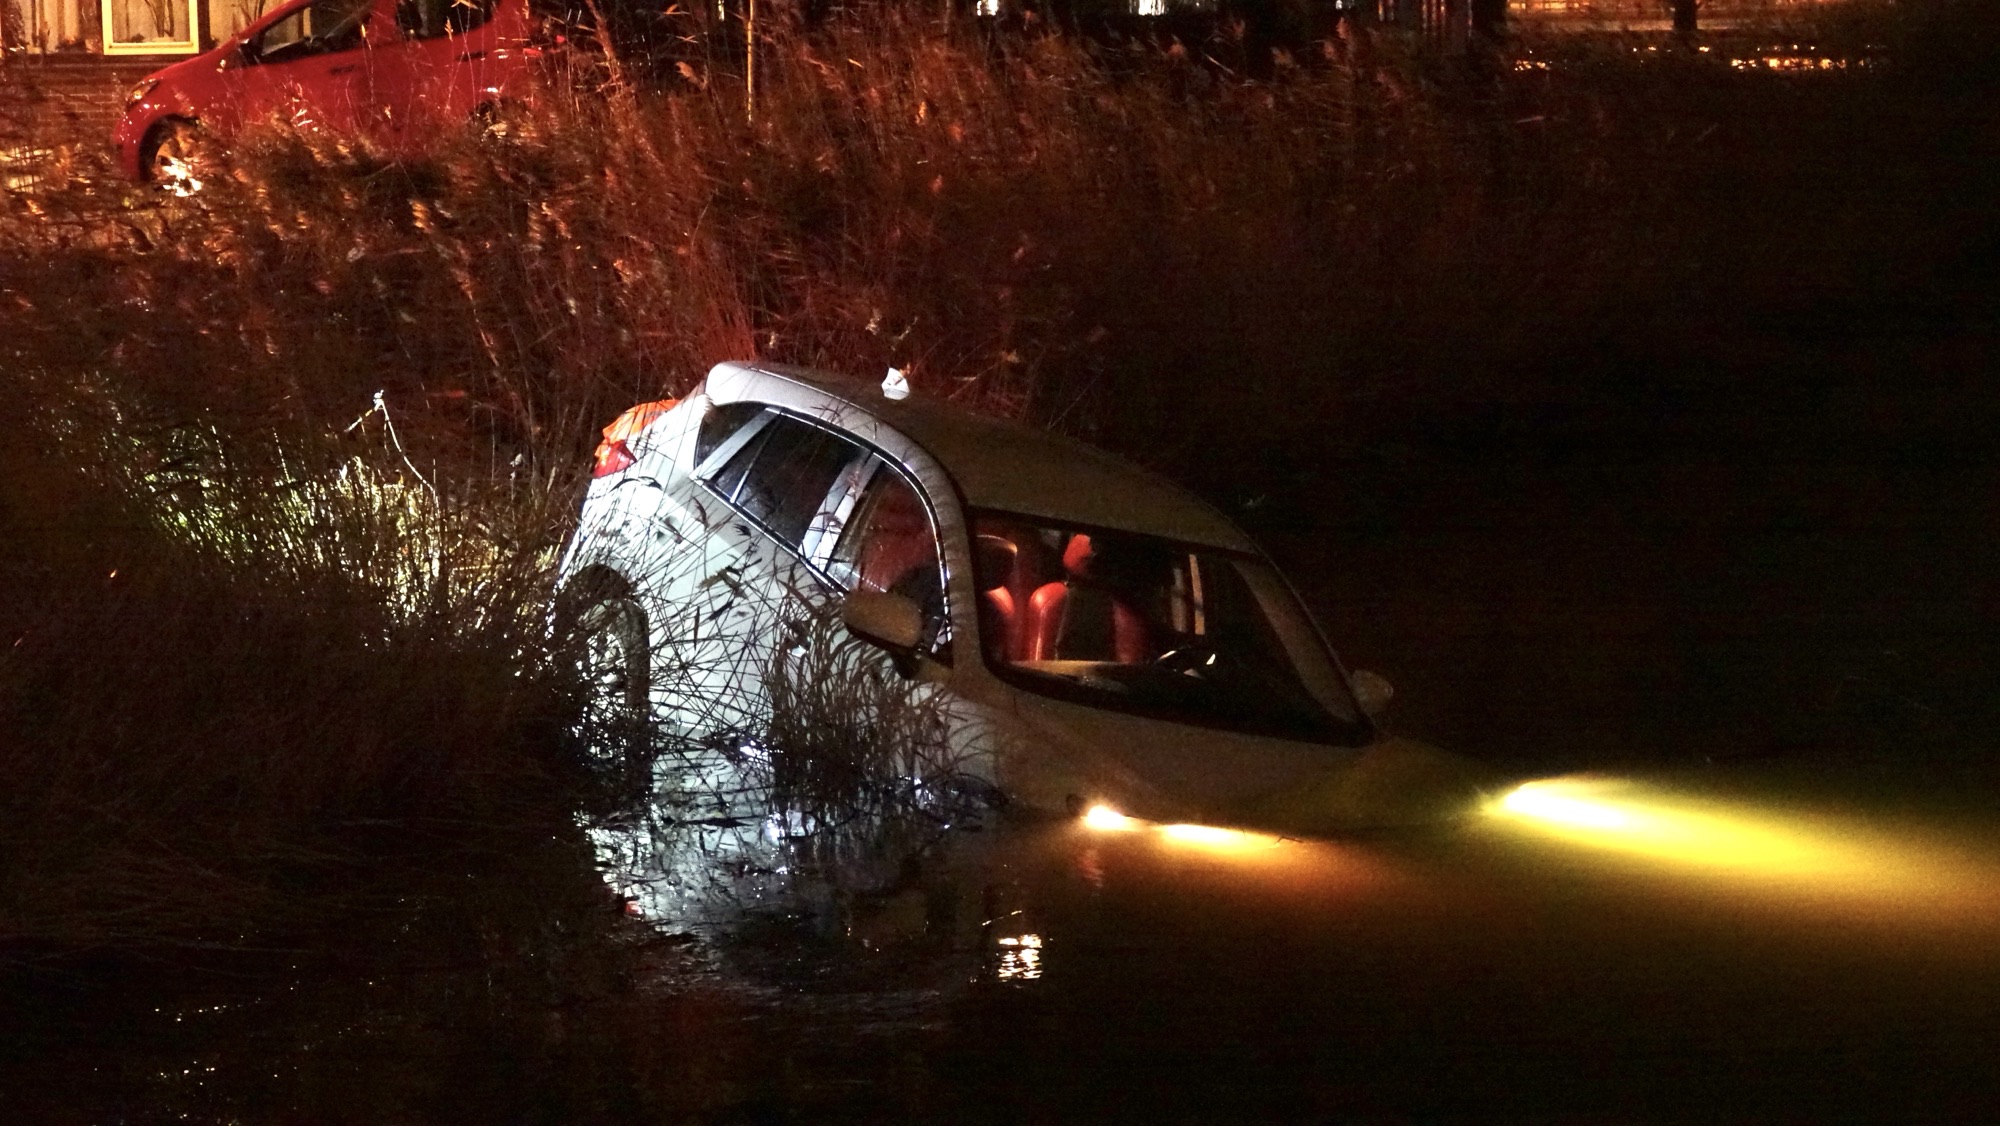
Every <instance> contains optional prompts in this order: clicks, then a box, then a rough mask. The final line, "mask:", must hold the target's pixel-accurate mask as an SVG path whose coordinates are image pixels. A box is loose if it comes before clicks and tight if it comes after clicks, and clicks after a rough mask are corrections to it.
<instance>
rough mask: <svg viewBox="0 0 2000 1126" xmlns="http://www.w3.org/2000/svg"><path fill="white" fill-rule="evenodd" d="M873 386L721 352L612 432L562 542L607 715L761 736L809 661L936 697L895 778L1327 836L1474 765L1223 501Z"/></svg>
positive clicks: (1394, 813)
mask: <svg viewBox="0 0 2000 1126" xmlns="http://www.w3.org/2000/svg"><path fill="white" fill-rule="evenodd" d="M885 388H886V390H885V389H884V388H877V387H876V386H874V385H872V384H869V383H864V382H860V381H855V380H849V379H845V378H842V377H839V376H835V375H829V374H826V373H822V372H817V371H810V370H804V369H799V368H794V367H786V366H780V365H775V364H761V363H725V364H721V365H718V366H717V367H716V368H714V369H713V370H712V371H711V372H710V373H709V375H708V378H707V379H706V381H705V382H704V383H703V384H702V385H701V386H700V387H699V388H697V389H696V390H695V391H694V392H693V393H692V394H690V395H689V396H688V397H687V398H686V399H684V400H681V401H679V402H674V403H654V404H645V405H642V406H640V407H635V408H633V410H631V411H628V412H627V413H626V414H625V415H624V416H622V417H621V418H620V419H619V420H618V421H617V422H615V423H614V424H613V425H612V426H611V427H609V428H607V430H606V440H605V443H604V444H603V445H602V446H601V447H600V448H599V451H598V464H597V475H596V477H595V479H594V480H593V481H592V483H591V486H590V489H589V494H588V497H587V499H586V500H585V502H584V506H583V511H582V516H581V520H580V523H579V526H578V529H577V531H576V534H575V536H574V537H573V539H572V541H571V543H570V544H569V547H568V549H567V551H566V553H565V557H564V562H563V584H564V585H563V591H564V594H563V598H564V605H565V606H566V607H567V611H566V612H567V614H568V615H570V620H571V621H573V622H576V623H577V624H578V625H579V626H580V627H581V628H582V630H583V631H584V632H585V633H586V634H588V638H589V643H590V648H591V651H592V652H593V653H594V654H595V655H596V660H597V667H598V668H599V669H600V679H599V685H600V689H601V697H602V698H601V699H600V700H599V701H598V705H597V706H599V707H601V708H607V709H610V710H614V711H615V710H618V709H621V708H622V709H629V710H631V711H633V712H636V713H641V714H644V715H646V716H649V717H657V718H658V719H659V720H660V721H661V722H664V723H666V724H668V725H670V726H672V727H673V728H674V729H675V730H677V731H678V732H679V733H680V734H681V735H682V736H684V737H685V738H687V739H690V740H694V741H696V742H701V741H704V740H707V741H709V742H710V743H713V742H714V741H715V740H716V739H717V738H720V739H721V740H722V741H723V742H729V741H731V740H734V742H735V745H736V746H737V747H738V748H739V750H740V749H741V748H751V751H752V752H754V750H755V748H756V747H757V746H758V745H759V740H760V736H759V734H758V733H759V732H761V731H765V730H768V728H769V726H770V724H771V723H772V722H773V710H774V709H778V710H782V709H784V708H786V707H788V706H795V705H796V701H797V700H798V699H799V697H800V691H799V687H800V684H801V682H802V680H803V681H806V682H816V681H825V682H828V683H836V682H837V683H842V684H844V683H848V682H850V681H852V682H854V683H894V684H900V685H903V686H905V687H906V688H907V690H908V693H909V698H910V699H911V700H913V701H917V702H918V703H920V704H921V705H922V706H924V707H926V708H928V709H930V710H931V712H932V714H935V715H937V716H941V717H942V720H941V725H942V732H941V736H940V738H939V739H938V740H936V741H935V745H934V746H933V747H932V748H931V750H930V752H928V753H929V756H930V761H929V762H928V763H927V764H917V765H912V766H911V767H910V768H909V769H910V770H911V771H912V772H913V774H919V775H921V774H925V773H926V772H928V773H929V774H930V775H932V777H929V778H917V779H915V780H914V783H915V784H917V785H920V786H921V785H924V784H929V785H933V786H935V785H937V784H938V777H939V776H942V775H945V774H948V775H950V777H951V780H952V785H953V786H954V787H955V788H956V790H957V791H959V792H965V791H966V790H967V789H968V788H969V789H972V790H977V791H978V792H981V793H982V794H984V795H986V796H987V797H989V798H990V799H991V800H992V801H993V802H995V803H996V804H1004V805H1005V806H1006V807H1007V808H1009V809H1012V810H1028V811H1036V812H1042V813H1047V814H1053V815H1072V814H1077V813H1082V812H1085V811H1089V810H1093V809H1110V810H1115V811H1117V812H1118V813H1119V814H1122V815H1125V816H1127V817H1135V818H1142V819H1146V820H1152V821H1158V822H1175V823H1183V822H1196V823H1204V824H1215V825H1230V826H1246V827H1258V828H1267V829H1274V830H1278V831H1285V832H1339V831H1342V830H1347V829H1354V828H1364V827H1378V826H1385V825H1396V824H1408V823H1412V822H1422V821H1433V820H1438V819H1442V818H1449V817H1451V816H1454V815H1456V814H1457V813H1459V812H1462V811H1466V810H1469V809H1470V807H1471V803H1472V801H1473V799H1474V798H1475V796H1476V791H1475V790H1474V788H1473V786H1472V784H1471V782H1470V774H1469V773H1468V772H1467V771H1466V770H1465V769H1464V764H1463V763H1462V762H1461V761H1459V760H1456V759H1454V758H1452V757H1450V756H1446V755H1444V754H1442V753H1440V752H1437V751H1433V750H1430V749H1428V748H1425V747H1423V746H1421V745H1418V744H1414V743H1410V742H1406V741H1401V740H1395V739H1390V738H1385V737H1384V736H1383V735H1382V734H1381V733H1380V732H1379V731H1378V730H1377V728H1376V726H1375V723H1374V720H1373V718H1372V716H1371V712H1373V711H1375V710H1377V709H1378V708H1379V705H1380V704H1381V703H1383V702H1386V698H1387V685H1386V683H1385V682H1383V681H1381V680H1380V678H1377V677H1372V676H1369V675H1368V674H1365V673H1363V674H1357V675H1355V676H1352V677H1350V676H1349V675H1348V674H1347V673H1346V672H1345V671H1343V669H1342V668H1341V665H1340V663H1339V662H1338V660H1337V659H1336V657H1335V655H1334V653H1333V651H1332V649H1331V648H1330V647H1329V646H1328V645H1327V643H1326V641H1325V639H1324V638H1323V637H1322V636H1321V634H1320V632H1319V630H1318V629H1317V627H1316V626H1315V625H1314V623H1313V621H1312V619H1311V618H1310V617H1309V616H1308V614H1307V613H1306V611H1305V609H1304V608H1303V607H1302V606H1301V605H1300V603H1299V600H1298V598H1297V597H1296V595H1295V594H1294V593H1293V591H1292V589H1291V588H1290V586H1289V585H1288V584H1287V582H1286V581H1285V579H1284V578H1283V576H1282V575H1280V574H1279V572H1278V571H1277V569H1276V568H1275V567H1273V566H1272V565H1271V563H1270V562H1269V561H1268V560H1267V559H1266V558H1265V557H1264V556H1263V555H1262V553H1260V552H1259V551H1258V549H1257V547H1256V546H1255V545H1254V544H1253V543H1252V542H1251V541H1250V540H1249V539H1248V538H1247V537H1246V536H1245V535H1244V533H1243V532H1242V531H1240V530H1239V529H1238V528H1237V527H1236V526H1235V525H1234V524H1232V523H1231V522H1230V521H1229V520H1228V519H1227V518H1225V517H1224V516H1223V515H1222V514H1221V513H1220V512H1218V511H1217V510H1215V509H1214V508H1212V507H1210V506H1209V505H1207V504H1204V503H1202V502H1201V501H1199V500H1197V499H1195V498H1194V497H1192V496H1190V495H1188V494H1187V493H1185V492H1183V491H1182V490H1180V489H1178V488H1176V487H1174V486H1173V485H1170V484H1168V483H1167V482H1165V481H1163V480H1161V479H1160V478H1158V477H1157V476H1155V475H1153V474H1151V473H1148V472H1145V471H1143V470H1141V469H1139V468H1137V467H1135V466H1132V465H1130V464H1128V463H1126V462H1124V461H1121V460H1119V459H1117V458H1114V457H1112V456H1110V455H1108V454H1106V453H1103V452H1101V451H1099V450H1096V449H1092V448H1090V447H1088V446H1085V445H1082V444H1080V443H1077V442H1074V441H1070V440H1067V439H1064V438H1060V437H1057V436H1054V435H1051V434H1047V433H1044V432H1040V431H1036V430H1033V429H1030V428H1027V427H1024V426H1020V425H1015V424H1012V423H1008V422H1002V421H997V420H993V419H988V418H982V417H977V416H974V415H971V414H968V413H966V412H964V411H962V410H959V409H956V408H953V407H951V406H949V405H948V404H943V403H937V402H931V401H926V400H925V399H924V398H923V397H922V396H921V395H915V396H900V395H899V396H897V397H892V395H894V394H895V393H897V392H900V391H901V390H902V388H900V387H896V386H893V385H885ZM829 623H832V625H831V628H829ZM857 662H858V663H859V665H858V666H857ZM857 674H859V679H858V680H855V679H854V678H855V677H856V676H857ZM839 691H845V689H840V690H839ZM837 694H838V692H836V693H835V695H837ZM821 703H822V704H824V703H825V701H821ZM835 703H836V704H837V703H838V701H837V700H836V701H835ZM859 703H860V702H859V701H857V705H858V704H859ZM836 710H837V709H836ZM814 722H818V721H817V720H816V721H814ZM752 757H754V753H753V754H752ZM741 760H742V755H741V754H738V755H736V756H735V757H734V758H733V759H732V761H739V762H740V761H741Z"/></svg>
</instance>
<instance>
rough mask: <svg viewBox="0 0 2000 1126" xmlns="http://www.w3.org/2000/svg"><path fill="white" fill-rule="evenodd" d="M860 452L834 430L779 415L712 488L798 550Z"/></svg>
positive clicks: (742, 450)
mask: <svg viewBox="0 0 2000 1126" xmlns="http://www.w3.org/2000/svg"><path fill="white" fill-rule="evenodd" d="M860 452H861V450H860V447H859V446H856V445H855V444H854V443H853V442H850V441H848V440H847V439H845V438H842V437H841V436H840V435H838V434H835V433H833V432H832V431H830V430H822V429H820V428H819V427H817V426H814V425H812V424H811V423H807V422H803V421H801V420H799V419H795V418H787V417H785V416H782V415H780V416H778V417H776V418H773V419H772V420H771V421H770V423H769V424H768V425H766V426H765V427H764V430H763V432H762V433H761V434H759V435H758V436H757V437H756V438H755V439H753V440H752V441H751V442H750V444H748V445H746V446H744V447H743V448H742V449H741V450H739V451H738V452H737V454H736V456H735V457H732V458H730V459H729V462H728V464H726V465H724V466H723V468H722V472H721V473H719V474H717V475H716V478H715V480H714V481H713V482H712V484H713V485H714V486H715V488H716V490H717V491H718V492H721V493H722V494H723V495H724V496H726V497H728V498H729V499H730V500H731V501H732V502H734V503H735V505H736V507H738V508H740V509H742V510H743V511H744V512H745V513H747V514H749V515H750V516H751V517H752V518H754V519H755V520H756V521H757V522H758V523H760V524H762V525H764V527H765V528H767V529H768V530H769V531H770V532H771V534H772V535H775V536H777V537H778V539H779V540H781V541H783V542H784V544H785V545H786V546H787V547H791V548H793V549H797V548H798V547H799V545H800V543H801V542H802V541H803V540H804V539H805V534H806V529H807V527H808V526H810V525H811V523H812V519H813V517H814V516H815V515H817V514H818V513H819V511H820V509H821V508H822V507H823V506H824V505H825V504H826V500H827V495H828V494H829V493H830V492H832V490H833V484H834V482H835V481H836V480H838V479H839V477H840V471H841V470H842V469H843V468H845V467H846V466H847V465H848V463H849V462H852V461H853V460H854V459H855V458H856V457H857V456H858V455H859V454H860Z"/></svg>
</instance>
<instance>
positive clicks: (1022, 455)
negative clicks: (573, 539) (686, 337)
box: [707, 361, 1255, 551]
mask: <svg viewBox="0 0 2000 1126" xmlns="http://www.w3.org/2000/svg"><path fill="white" fill-rule="evenodd" d="M707 391H708V395H709V397H710V398H711V399H713V400H715V401H716V402H721V403H730V402H738V401H742V400H749V401H753V402H770V403H775V404H778V405H782V406H788V407H791V408H793V409H797V410H801V411H802V412H803V413H806V414H810V415H816V416H819V417H824V418H826V419H828V420H829V421H832V422H834V423H836V424H838V425H842V426H844V427H845V428H848V429H856V430H864V431H865V430H866V429H873V428H872V427H858V426H856V423H858V422H861V421H863V420H866V419H871V418H872V419H876V420H879V421H880V422H883V423H887V424H888V425H889V426H890V427H891V428H893V429H894V430H895V431H896V432H897V433H899V434H901V435H902V436H903V437H905V438H906V439H907V440H908V441H909V442H910V443H912V444H913V445H915V446H916V447H917V448H918V449H920V450H922V451H923V452H924V453H927V454H929V455H930V457H931V458H932V459H933V460H935V461H936V462H938V464H939V465H940V466H941V467H942V468H943V469H944V470H945V472H946V473H947V474H949V475H950V476H951V478H952V480H953V481H954V482H956V484H957V485H958V488H959V491H960V492H961V494H963V496H964V498H965V501H966V503H967V504H970V505H973V506H974V507H978V508H994V509H1000V510H1003V511H1007V512H1019V513H1022V514H1025V515H1029V516H1040V517H1044V518H1046V519H1050V520H1055V521H1059V522H1066V523H1073V524H1082V525H1094V526H1097V527H1104V528H1116V529H1119V530H1121V531H1128V532H1139V533H1142V534H1146V535H1157V536H1166V537H1169V538H1172V539H1178V540H1185V541H1189V542H1193V543H1199V544H1204V545H1207V546H1211V547H1221V548H1227V549H1230V550H1233V551H1254V550H1255V547H1254V545H1252V543H1251V542H1250V540H1249V538H1248V537H1247V536H1245V535H1244V534H1243V532H1242V531H1241V530H1240V529H1238V528H1237V527H1236V525H1234V524H1232V523H1231V522H1230V521H1229V519H1228V518H1227V517H1225V516H1224V515H1222V513H1220V512H1218V511H1217V510H1216V509H1215V508H1214V507H1213V506H1211V505H1209V504H1207V503H1204V502H1203V501H1201V500H1199V499H1197V498H1195V497H1194V496H1193V495H1191V494H1189V493H1188V492H1186V491H1185V490H1183V489H1181V488H1179V487H1178V486H1175V485H1173V484H1171V483H1170V482H1168V481H1167V480H1166V479H1164V478H1162V477H1160V476H1158V475H1157V474H1154V473H1151V472H1149V471H1147V470H1144V469H1141V468H1139V467H1138V466H1136V465H1133V464H1132V463H1131V462H1128V461H1125V460H1124V459H1122V458H1119V457H1115V456H1113V455H1112V454H1109V453H1106V452H1105V451H1103V450H1100V449H1097V448H1096V447H1094V446H1089V445H1085V444H1084V443H1082V442H1078V441H1075V440H1073V439H1070V438H1065V437H1062V436H1061V435H1058V434H1052V433H1049V432H1048V431H1044V430H1037V429H1034V428H1032V427H1028V426H1023V425H1021V424H1020V423H1016V422H1009V421H1006V420H1003V419H996V418H988V417H985V416H982V415H976V414H973V413H971V412H969V411H966V410H964V409H963V408H960V407H956V406H953V405H951V404H949V403H942V402H939V401H937V400H934V399H926V398H925V397H924V396H923V395H922V394H921V393H913V394H912V395H910V396H909V397H908V398H905V399H900V400H897V399H890V398H888V397H887V396H885V395H883V394H882V391H881V389H880V388H879V387H878V386H875V385H872V384H869V383H866V382H864V381H862V380H858V379H853V378H851V377H848V376H842V375H836V374H833V373H831V372H824V371H818V370H815V369H812V368H803V367H794V366H791V365H788V364H767V363H749V362H742V361H737V362H730V363H723V364H717V365H716V366H715V368H714V369H713V370H711V371H710V372H709V373H708V382H707ZM864 436H866V435H865V433H864ZM877 444H878V445H879V444H882V443H880V442H878V443H877ZM892 452H894V451H892Z"/></svg>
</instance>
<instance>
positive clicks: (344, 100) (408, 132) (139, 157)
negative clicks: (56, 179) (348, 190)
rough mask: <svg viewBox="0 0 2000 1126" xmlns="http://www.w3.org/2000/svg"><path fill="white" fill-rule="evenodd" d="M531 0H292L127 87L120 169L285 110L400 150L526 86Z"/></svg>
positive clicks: (168, 166) (152, 163)
mask: <svg viewBox="0 0 2000 1126" xmlns="http://www.w3.org/2000/svg"><path fill="white" fill-rule="evenodd" d="M528 30H529V19H528V7H527V3H526V0H291V2H290V3H286V4H281V5H279V6H278V7H277V8H275V9H273V10H272V11H271V12H270V13H269V14H267V15H264V16H262V17H260V18H259V19H257V20H254V21H253V22H251V23H250V25H249V26H248V27H246V28H244V29H243V30H242V31H241V32H239V33H237V34H236V35H234V36H231V37H230V38H229V39H227V40H225V41H224V42H222V43H220V44H218V45H217V46H216V47H214V48H213V49H211V50H208V51H205V52H203V53H201V54H199V55H196V56H194V57H193V58H190V59H185V60H183V61H181V62H178V63H175V64H174V65H172V66H169V67H167V68H165V69H163V70H159V71H155V72H154V73H153V74H151V75H148V76H147V77H146V78H145V79H144V80H142V81H141V82H139V84H138V85H136V86H134V87H133V88H132V90H131V92H130V93H129V94H127V95H126V104H125V114H124V116H123V117H122V118H121V119H120V120H119V122H118V124H117V126H116V128H115V129H114V131H113V133H112V140H113V142H114V144H115V145H116V146H117V150H118V161H119V165H120V167H122V168H123V169H124V171H125V172H126V174H127V175H130V176H132V177H133V178H135V179H141V180H144V179H153V178H157V177H158V176H159V175H160V174H161V172H162V171H167V172H169V173H173V172H176V171H178V167H179V165H181V164H184V163H185V162H186V160H187V158H188V156H189V151H190V149H191V148H192V147H193V146H194V145H195V144H196V143H197V140H198V139H199V138H202V137H213V138H227V137H228V136H230V135H231V134H232V133H234V132H235V131H236V130H237V129H239V128H240V127H242V126H243V125H244V124H246V123H249V122H255V121H265V120H279V121H285V122H289V123H291V124H293V125H295V126H298V127H300V128H307V129H317V130H324V131H326V132H328V133H332V134H337V135H365V136H367V137H369V138H370V139H372V140H374V141H375V142H377V143H379V144H382V145H384V146H385V147H387V148H389V149H391V150H404V149H407V148H409V147H411V146H413V145H417V144H419V143H421V142H423V141H424V140H426V139H428V138H429V137H431V136H433V135H435V133H436V132H437V130H438V129H439V128H440V127H443V126H448V125H451V124H454V123H458V122H463V121H466V120H467V119H469V118H471V117H473V116H475V115H477V114H479V113H481V112H482V111H485V110H488V109H490V108H493V107H498V106H501V105H504V104H505V103H507V102H508V101H510V100H514V99H518V98H520V97H521V96H523V94H524V93H525V92H526V86H527V83H528V82H529V79H530V75H529V64H530V61H531V59H532V57H533V56H534V54H535V53H536V48H534V47H532V46H531V45H530V43H529V34H528Z"/></svg>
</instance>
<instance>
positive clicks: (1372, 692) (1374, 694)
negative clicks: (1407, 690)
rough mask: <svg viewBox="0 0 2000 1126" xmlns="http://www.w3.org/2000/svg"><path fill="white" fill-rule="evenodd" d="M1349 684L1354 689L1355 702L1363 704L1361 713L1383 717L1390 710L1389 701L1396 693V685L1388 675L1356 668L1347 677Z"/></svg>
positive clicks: (1374, 718)
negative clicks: (1391, 682)
mask: <svg viewBox="0 0 2000 1126" xmlns="http://www.w3.org/2000/svg"><path fill="white" fill-rule="evenodd" d="M1347 683H1348V686H1349V687H1351V688H1353V689H1354V702H1355V703H1357V704H1359V705H1361V714H1362V715H1365V716H1367V717H1368V718H1369V719H1371V720H1376V719H1381V718H1382V713H1383V712H1386V711H1388V710H1389V701H1390V700H1391V699H1393V698H1394V697H1395V695H1396V686H1395V685H1393V684H1390V683H1389V680H1388V678H1387V677H1385V676H1383V675H1381V674H1380V673H1372V672H1369V671H1368V670H1367V669H1356V670H1354V673H1353V675H1351V676H1349V677H1348V678H1347Z"/></svg>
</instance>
